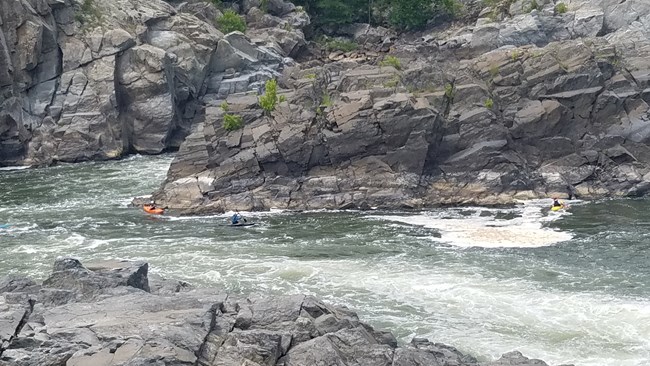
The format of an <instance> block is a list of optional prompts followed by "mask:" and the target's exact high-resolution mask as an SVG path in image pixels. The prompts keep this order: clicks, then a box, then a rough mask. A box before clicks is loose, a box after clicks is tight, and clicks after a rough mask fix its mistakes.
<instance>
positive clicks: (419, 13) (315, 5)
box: [292, 0, 461, 30]
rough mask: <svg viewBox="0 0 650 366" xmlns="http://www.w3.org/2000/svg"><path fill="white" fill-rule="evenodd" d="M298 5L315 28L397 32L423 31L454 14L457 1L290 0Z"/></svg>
mask: <svg viewBox="0 0 650 366" xmlns="http://www.w3.org/2000/svg"><path fill="white" fill-rule="evenodd" d="M292 1H293V3H295V4H296V5H301V6H303V7H304V8H305V10H306V11H307V12H308V13H309V15H310V16H311V19H312V21H313V23H314V25H315V26H317V27H335V26H341V25H345V24H351V23H356V22H366V23H370V24H373V25H384V26H390V27H393V28H396V29H400V30H417V29H421V28H424V27H425V26H426V25H427V23H428V22H429V21H430V20H431V19H433V18H434V17H435V16H436V15H451V16H453V15H455V14H456V13H457V12H458V11H459V9H460V6H461V5H460V3H459V2H458V1H457V0H292Z"/></svg>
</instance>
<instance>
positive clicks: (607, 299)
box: [0, 156, 650, 366]
mask: <svg viewBox="0 0 650 366" xmlns="http://www.w3.org/2000/svg"><path fill="white" fill-rule="evenodd" d="M171 159H172V157H171V156H157V157H151V156H149V157H142V156H134V157H131V158H128V159H125V160H122V161H112V162H103V163H82V164H75V165H60V166H56V167H52V168H45V169H34V170H7V169H3V170H0V225H1V224H9V225H11V226H10V227H5V228H0V253H2V254H1V255H0V276H1V275H4V274H7V273H20V274H26V275H29V276H32V277H33V278H37V279H43V278H44V277H45V276H47V274H48V273H49V272H50V270H51V267H52V264H53V261H54V259H55V258H56V257H57V256H63V255H70V256H75V257H77V258H79V259H81V260H82V262H83V261H89V260H93V259H111V258H112V259H144V260H147V261H148V262H149V263H150V270H151V271H152V272H156V273H160V274H162V275H164V276H166V277H171V278H179V279H184V280H187V281H189V282H191V283H193V284H196V285H202V286H203V285H209V286H214V287H217V288H221V289H224V290H225V291H229V292H237V293H242V294H247V293H251V292H271V293H277V294H286V293H305V294H312V295H316V296H318V297H319V298H321V299H324V300H325V301H328V302H331V303H336V304H343V305H346V306H348V307H350V308H351V309H353V310H355V311H356V312H358V313H359V315H360V317H361V319H362V320H364V321H366V322H368V323H370V324H372V325H373V326H375V327H378V328H382V329H390V330H391V331H393V333H394V334H395V335H396V336H397V337H398V339H399V340H400V342H408V341H410V339H411V338H412V337H414V336H419V337H427V338H429V339H430V340H432V341H436V342H443V343H446V344H449V345H453V346H455V347H457V348H459V349H460V350H461V351H463V352H468V353H471V354H473V355H475V356H477V357H478V358H479V359H481V360H489V359H494V358H497V357H499V356H500V354H502V353H505V352H508V351H511V350H515V349H517V350H520V351H521V352H522V353H524V354H525V355H526V356H529V357H535V358H541V359H544V360H545V361H547V362H549V363H550V364H555V365H556V364H560V363H574V364H575V365H576V366H596V365H598V366H603V365H605V366H608V365H612V366H614V365H617V366H633V365H634V366H641V365H644V366H647V365H650V254H649V253H650V230H649V229H650V201H648V200H614V201H603V202H579V201H578V202H573V203H572V207H571V208H570V210H569V211H568V212H562V213H559V214H557V213H549V212H548V206H549V204H550V200H545V201H529V202H522V204H520V205H517V206H516V207H511V208H502V209H487V208H478V207H475V208H471V207H470V208H467V207H465V208H455V209H454V208H447V209H434V210H428V211H422V212H397V211H396V212H384V211H370V212H305V213H291V212H283V211H279V210H277V211H271V212H266V213H251V214H248V215H246V217H248V219H249V220H252V221H255V222H257V223H258V225H256V226H253V227H249V228H230V227H226V226H224V225H225V224H226V219H227V214H226V215H218V216H204V217H178V216H174V214H173V213H171V215H169V216H167V215H166V216H163V217H154V216H149V215H147V214H145V213H144V212H142V210H140V209H136V208H129V207H127V204H128V203H129V202H130V201H131V199H132V197H134V196H139V195H146V194H149V193H150V192H151V191H153V190H154V189H156V188H157V187H158V186H159V185H160V183H161V182H162V180H163V179H164V177H165V173H166V171H167V168H168V167H169V164H170V162H171Z"/></svg>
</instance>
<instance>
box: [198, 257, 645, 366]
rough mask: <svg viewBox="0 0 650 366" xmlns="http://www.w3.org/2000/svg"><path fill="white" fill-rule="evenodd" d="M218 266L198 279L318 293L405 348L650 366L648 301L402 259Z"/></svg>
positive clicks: (226, 262) (597, 365) (591, 365)
mask: <svg viewBox="0 0 650 366" xmlns="http://www.w3.org/2000/svg"><path fill="white" fill-rule="evenodd" d="M212 263H213V267H214V268H221V269H220V272H211V273H209V274H207V273H206V274H201V275H199V276H198V277H202V278H201V279H202V280H208V281H210V280H212V281H218V282H222V281H227V282H228V283H229V284H230V285H233V284H235V285H236V286H237V287H240V286H244V287H245V288H251V287H253V288H258V289H260V288H268V289H272V290H273V291H276V292H280V293H304V294H314V295H317V296H319V297H321V298H325V299H326V300H328V301H330V302H333V303H337V304H343V305H347V306H349V307H351V308H353V309H355V311H359V312H360V316H361V317H362V318H363V319H364V321H371V322H374V323H376V324H383V325H385V326H386V327H387V328H389V329H391V330H392V331H394V332H396V333H397V334H398V336H400V337H401V340H402V341H404V342H409V341H410V339H411V338H412V337H413V336H420V337H427V338H429V339H430V340H432V341H435V342H443V343H446V344H451V345H454V346H456V347H458V348H459V349H461V350H462V351H463V352H467V353H470V354H473V355H480V356H483V357H484V358H485V359H496V358H498V357H500V355H501V354H503V353H506V352H509V351H512V350H520V351H522V352H523V353H524V354H525V355H526V356H528V357H531V358H541V359H543V360H545V361H547V362H548V363H549V364H550V365H554V364H561V363H573V364H575V365H579V366H606V365H617V366H641V365H646V364H644V363H643V362H646V361H647V360H649V359H650V347H649V346H650V306H649V305H650V304H649V303H648V301H647V300H641V299H639V300H637V299H626V298H615V297H612V296H609V295H605V294H601V293H598V292H584V293H567V292H563V291H559V290H552V289H547V288H543V287H540V286H539V285H538V284H536V283H534V282H530V281H527V280H524V279H507V280H503V279H494V278H484V277H482V276H480V275H474V276H472V275H467V274H466V273H464V272H463V270H466V268H462V269H461V268H458V270H459V271H458V272H455V271H454V268H437V269H435V268H428V269H425V268H422V267H420V266H417V265H412V264H408V263H407V264H405V263H403V262H401V261H400V260H398V259H395V260H394V261H387V262H381V263H375V262H374V261H363V260H361V261H360V260H338V261H334V260H313V261H309V262H305V261H300V260H293V259H286V258H283V259H280V258H277V259H276V258H266V259H265V260H260V259H248V260H247V259H242V258H239V259H236V260H235V263H233V262H231V261H230V259H226V258H221V259H214V258H213V261H212ZM247 283H248V286H246V284H247ZM396 309H400V310H396Z"/></svg>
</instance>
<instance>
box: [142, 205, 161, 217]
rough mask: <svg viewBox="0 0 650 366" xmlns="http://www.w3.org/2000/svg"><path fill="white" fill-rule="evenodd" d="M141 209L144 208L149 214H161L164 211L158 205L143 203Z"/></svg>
mask: <svg viewBox="0 0 650 366" xmlns="http://www.w3.org/2000/svg"><path fill="white" fill-rule="evenodd" d="M142 209H143V210H144V212H146V213H150V214H153V215H162V214H163V213H165V210H164V209H162V208H159V207H151V206H150V205H144V206H142Z"/></svg>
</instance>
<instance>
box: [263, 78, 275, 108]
mask: <svg viewBox="0 0 650 366" xmlns="http://www.w3.org/2000/svg"><path fill="white" fill-rule="evenodd" d="M259 103H260V107H262V109H263V110H264V112H265V113H266V114H270V113H271V112H273V111H274V110H275V106H276V105H277V104H278V82H277V81H276V80H275V79H270V80H267V81H266V84H265V85H264V95H262V96H260V98H259Z"/></svg>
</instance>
